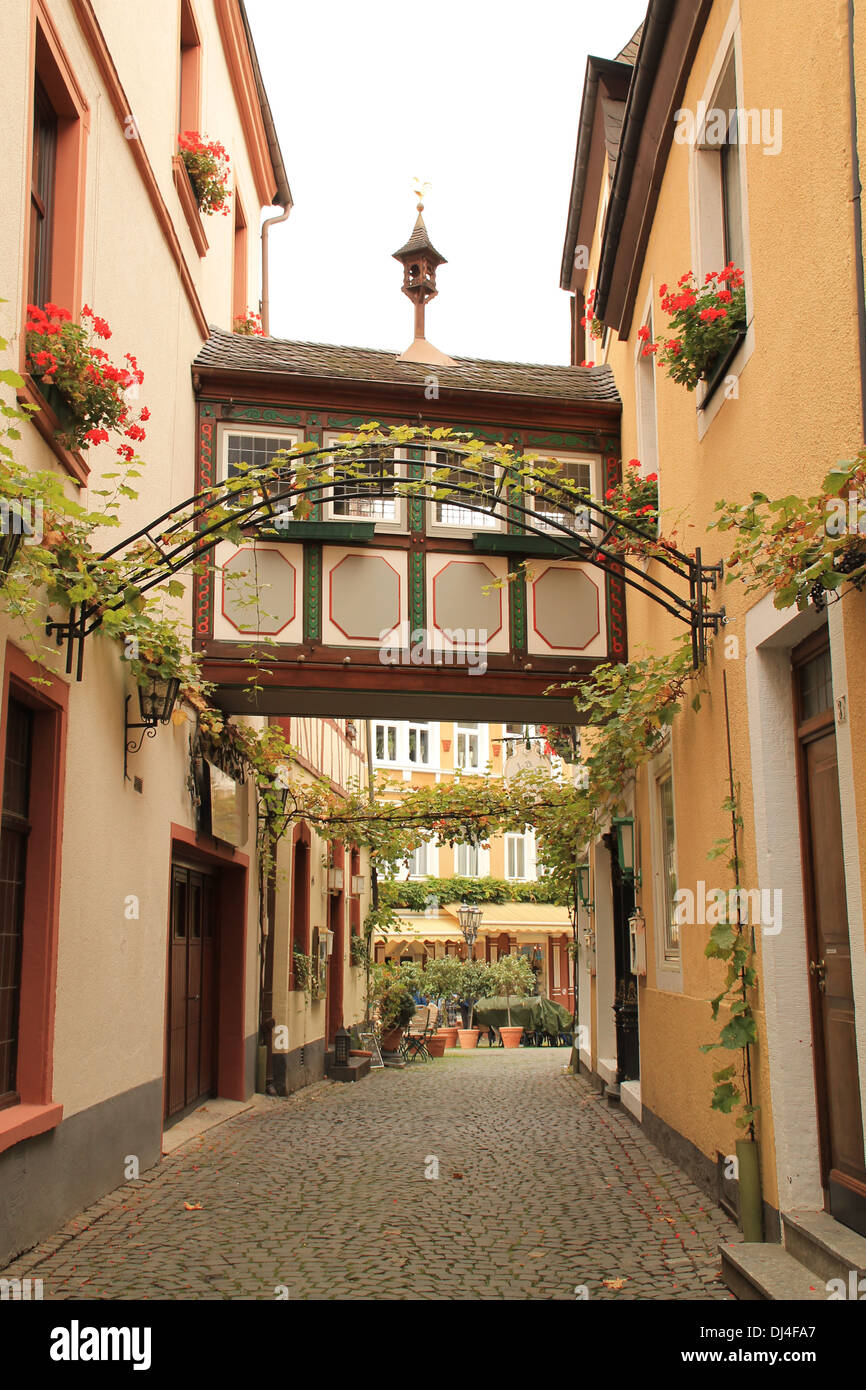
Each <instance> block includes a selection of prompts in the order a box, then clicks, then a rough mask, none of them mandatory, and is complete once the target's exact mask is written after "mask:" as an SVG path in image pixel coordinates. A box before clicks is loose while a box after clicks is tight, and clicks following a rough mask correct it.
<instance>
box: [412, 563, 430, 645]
mask: <svg viewBox="0 0 866 1390" xmlns="http://www.w3.org/2000/svg"><path fill="white" fill-rule="evenodd" d="M425 573H426V571H425V566H424V552H423V551H422V550H411V551H410V552H409V626H410V629H411V631H412V632H417V631H418V630H420V631H422V632H423V631H424V630H425V629H426V626H427V592H426V586H425V582H424V580H425Z"/></svg>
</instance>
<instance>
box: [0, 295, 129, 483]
mask: <svg viewBox="0 0 866 1390" xmlns="http://www.w3.org/2000/svg"><path fill="white" fill-rule="evenodd" d="M81 317H82V319H84V320H88V321H89V322H88V324H87V326H85V324H84V323H74V322H73V321H72V316H71V314H70V313H69V311H68V310H67V309H62V308H60V307H59V306H58V305H56V304H46V305H45V307H44V308H40V307H39V306H38V305H36V304H28V306H27V323H26V328H25V332H26V344H25V346H26V368H27V371H28V373H29V374H30V376H31V378H32V379H33V380H34V382H35V383H36V386H37V389H38V391H39V392H40V394H41V395H42V396H43V397H44V399H45V401H46V403H47V405H48V406H49V408H50V409H51V411H52V413H53V415H54V417H55V419H56V421H57V429H56V431H55V433H56V436H57V438H58V440H59V442H60V443H61V444H62V445H63V447H64V448H66V449H69V450H75V451H77V450H82V449H87V448H88V447H89V446H90V445H91V444H103V443H107V442H108V437H109V430H122V431H123V434H124V435H125V436H126V438H127V439H129V440H131V441H132V443H129V444H120V445H118V446H117V453H118V455H119V456H120V457H121V458H123V459H124V460H125V461H126V462H129V461H130V460H131V459H132V458H133V457H134V454H135V449H134V448H133V444H136V443H138V442H139V441H141V440H143V439H144V438H145V437H146V436H145V431H144V429H143V428H142V423H143V422H144V421H146V420H147V419H148V418H149V415H150V412H149V411H148V410H147V409H146V408H145V409H143V410H141V411H140V412H139V413H138V415H137V417H133V415H132V413H131V410H130V406H129V401H128V399H127V393H128V391H129V389H130V387H132V386H136V385H140V384H141V383H142V382H143V381H144V373H143V372H142V371H141V370H140V368H139V366H138V363H137V361H136V360H135V358H134V357H133V355H132V353H129V352H128V353H126V354H125V355H124V363H125V365H124V366H122V367H118V366H115V365H114V364H113V363H112V362H111V360H110V359H109V356H108V353H107V352H106V351H105V349H104V348H102V347H100V346H99V343H98V342H97V339H102V340H106V339H108V338H110V337H111V329H110V328H109V326H108V324H107V323H106V321H105V319H103V318H100V317H99V315H98V314H95V313H94V312H93V310H92V309H90V308H89V307H88V306H87V305H86V304H85V306H84V308H83V309H82V311H81Z"/></svg>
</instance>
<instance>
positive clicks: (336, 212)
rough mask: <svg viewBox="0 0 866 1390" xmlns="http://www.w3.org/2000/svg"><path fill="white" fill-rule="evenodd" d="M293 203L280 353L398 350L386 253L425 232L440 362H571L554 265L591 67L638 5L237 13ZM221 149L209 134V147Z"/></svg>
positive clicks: (403, 322) (283, 237) (394, 288)
mask: <svg viewBox="0 0 866 1390" xmlns="http://www.w3.org/2000/svg"><path fill="white" fill-rule="evenodd" d="M247 10H248V13H249V16H250V22H251V24H252V28H253V34H254V37H255V41H256V48H257V50H258V54H259V60H260V62H261V66H262V71H263V74H264V79H265V84H266V86H267V90H268V95H269V98H270V102H271V106H272V109H273V113H274V119H275V121H276V125H277V131H278V133H279V138H280V145H281V148H282V151H283V158H284V160H285V164H286V171H287V173H288V176H289V183H290V184H291V188H292V196H293V197H294V200H295V206H294V208H293V210H292V213H291V216H290V218H289V220H288V222H287V223H286V224H285V225H283V226H278V227H275V228H274V229H273V231H272V233H271V238H270V241H271V332H272V333H273V334H274V336H276V337H285V338H296V339H301V340H304V341H311V342H323V343H344V344H347V345H351V346H356V347H357V346H360V347H377V348H387V349H393V350H394V351H395V352H402V351H403V349H404V348H406V347H408V345H409V343H410V342H411V340H412V305H411V304H410V302H409V300H408V299H406V298H405V297H404V296H403V295H402V294H401V293H400V283H401V276H402V270H401V267H400V265H399V264H398V262H396V261H394V260H392V259H391V253H392V252H393V251H396V250H397V248H398V247H399V246H402V245H403V243H404V241H406V240H407V239H408V237H409V234H410V232H411V230H412V226H413V224H414V221H415V217H416V212H415V198H414V197H413V195H412V184H413V180H414V179H416V178H417V179H420V180H422V181H425V180H426V181H428V182H429V183H430V184H431V185H432V188H431V190H430V191H429V193H428V195H427V197H426V199H425V212H424V218H425V221H426V223H427V230H428V232H429V234H430V239H431V241H432V242H433V245H434V246H435V247H436V248H437V250H438V251H440V252H441V254H442V255H443V256H445V257H446V258H447V260H448V264H447V265H446V266H443V267H442V268H441V269H440V270H439V272H438V286H439V296H438V298H437V299H435V300H434V301H433V302H432V304H431V305H429V306H428V309H427V336H428V338H429V339H430V341H431V342H433V343H435V344H436V346H437V347H439V348H441V349H442V350H443V351H444V352H448V353H451V354H452V355H454V356H462V357H488V358H498V359H502V360H505V361H523V362H567V361H568V296H567V295H566V294H565V293H564V291H562V290H560V288H559V266H560V259H561V256H562V243H563V239H564V236H565V219H566V213H567V208H568V196H569V190H570V186H571V172H572V165H573V162H574V149H575V141H576V137H577V121H578V115H579V109H580V96H581V92H582V88H583V78H584V70H585V66H586V58H587V55H588V54H590V53H592V54H596V55H598V56H600V57H604V58H613V57H615V56H616V54H617V53H618V52H619V51H620V50H621V49H622V48H623V47H624V46H625V44H626V43H627V42H628V40H629V39H630V38H631V36H632V34H633V33H634V31H635V29H636V28H637V26H638V24H640V22H641V20H642V19H643V17H644V14H645V12H646V0H521V3H514V0H437V3H435V4H428V5H424V4H414V5H413V4H407V3H405V0H247ZM215 134H218V132H215Z"/></svg>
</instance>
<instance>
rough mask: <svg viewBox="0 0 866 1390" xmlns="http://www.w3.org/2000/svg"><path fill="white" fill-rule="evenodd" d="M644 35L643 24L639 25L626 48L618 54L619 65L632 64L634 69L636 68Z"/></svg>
mask: <svg viewBox="0 0 866 1390" xmlns="http://www.w3.org/2000/svg"><path fill="white" fill-rule="evenodd" d="M642 34H643V24H639V25H638V26H637V28H636V29H635V31H634V34H633V35H632V37H631V38H630V39H629V41H628V43H627V44H626V46H625V48H624V49H623V50H622V52H621V53H617V55H616V61H617V62H618V63H631V65H632V67H634V65H635V62H636V61H637V54H638V49H639V48H640V41H641V36H642Z"/></svg>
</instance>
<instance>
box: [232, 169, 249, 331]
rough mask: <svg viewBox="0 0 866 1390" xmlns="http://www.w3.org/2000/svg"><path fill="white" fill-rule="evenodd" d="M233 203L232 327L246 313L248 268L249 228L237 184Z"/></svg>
mask: <svg viewBox="0 0 866 1390" xmlns="http://www.w3.org/2000/svg"><path fill="white" fill-rule="evenodd" d="M234 204H235V236H234V245H233V248H232V327H234V322H235V319H237V318H240V317H241V315H242V314H244V313H246V310H247V308H248V305H247V272H248V270H249V230H248V228H247V219H246V214H245V212H244V207H243V203H242V202H241V199H240V194H239V193H238V189H237V185H235V190H234Z"/></svg>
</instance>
